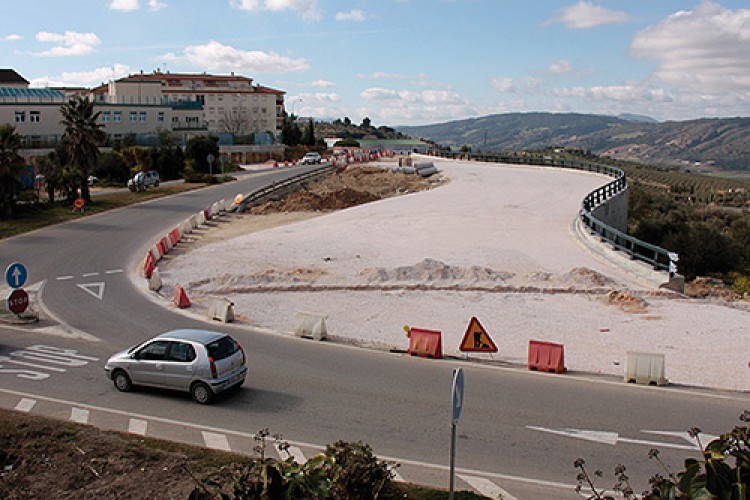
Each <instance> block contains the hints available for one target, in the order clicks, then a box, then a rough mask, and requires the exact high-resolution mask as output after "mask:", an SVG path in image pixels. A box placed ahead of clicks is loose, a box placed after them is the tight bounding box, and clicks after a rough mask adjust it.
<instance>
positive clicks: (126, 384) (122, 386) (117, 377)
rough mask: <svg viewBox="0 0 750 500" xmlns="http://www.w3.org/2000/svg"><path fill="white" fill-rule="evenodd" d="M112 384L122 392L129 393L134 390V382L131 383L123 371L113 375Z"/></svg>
mask: <svg viewBox="0 0 750 500" xmlns="http://www.w3.org/2000/svg"><path fill="white" fill-rule="evenodd" d="M112 383H114V384H115V389H117V390H118V391H120V392H128V391H129V390H130V389H132V388H133V382H131V380H130V377H128V374H127V373H125V372H124V371H122V370H117V371H116V372H115V373H114V374H113V375H112Z"/></svg>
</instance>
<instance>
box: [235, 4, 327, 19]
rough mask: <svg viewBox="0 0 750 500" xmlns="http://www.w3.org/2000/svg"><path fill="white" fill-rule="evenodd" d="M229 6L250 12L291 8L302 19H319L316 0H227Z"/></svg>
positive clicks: (277, 10)
mask: <svg viewBox="0 0 750 500" xmlns="http://www.w3.org/2000/svg"><path fill="white" fill-rule="evenodd" d="M229 6H230V7H232V8H233V9H239V10H246V11H250V12H255V11H261V10H268V11H271V12H281V11H283V10H293V11H296V12H297V13H298V14H299V15H300V16H301V17H302V18H304V19H308V20H311V21H319V20H320V19H321V14H320V10H319V9H318V1H317V0H229Z"/></svg>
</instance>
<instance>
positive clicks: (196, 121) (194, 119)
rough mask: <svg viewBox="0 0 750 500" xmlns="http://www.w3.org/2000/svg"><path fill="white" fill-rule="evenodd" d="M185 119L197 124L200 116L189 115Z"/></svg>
mask: <svg viewBox="0 0 750 500" xmlns="http://www.w3.org/2000/svg"><path fill="white" fill-rule="evenodd" d="M185 121H186V122H187V123H190V124H193V125H195V124H197V123H198V122H199V121H200V119H199V118H198V117H197V116H188V117H187V118H186V119H185Z"/></svg>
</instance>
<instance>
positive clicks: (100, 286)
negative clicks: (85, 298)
mask: <svg viewBox="0 0 750 500" xmlns="http://www.w3.org/2000/svg"><path fill="white" fill-rule="evenodd" d="M76 286H77V287H78V288H80V289H81V290H83V291H84V292H86V293H89V294H91V295H93V296H94V297H96V298H97V299H99V300H102V299H103V298H104V282H103V281H101V282H99V283H79V284H77V285H76ZM94 290H96V291H94Z"/></svg>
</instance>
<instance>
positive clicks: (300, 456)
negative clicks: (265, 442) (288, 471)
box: [273, 444, 307, 464]
mask: <svg viewBox="0 0 750 500" xmlns="http://www.w3.org/2000/svg"><path fill="white" fill-rule="evenodd" d="M273 447H274V448H276V453H278V454H279V457H280V458H282V459H285V458H286V457H287V456H291V457H292V458H293V459H294V461H295V462H297V463H298V464H304V463H305V462H307V458H306V457H305V454H304V453H303V452H302V449H301V448H299V447H298V446H290V447H289V448H287V449H286V451H281V450H280V449H279V445H278V444H274V445H273Z"/></svg>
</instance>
